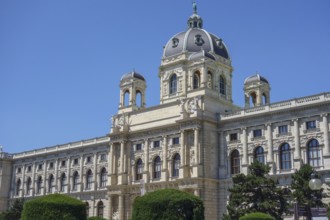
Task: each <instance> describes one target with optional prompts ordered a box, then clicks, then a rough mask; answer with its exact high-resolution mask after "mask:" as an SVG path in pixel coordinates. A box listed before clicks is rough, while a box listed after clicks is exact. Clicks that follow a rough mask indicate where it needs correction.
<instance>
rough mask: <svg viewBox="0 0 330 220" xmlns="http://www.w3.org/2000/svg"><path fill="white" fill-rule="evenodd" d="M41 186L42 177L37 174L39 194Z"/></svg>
mask: <svg viewBox="0 0 330 220" xmlns="http://www.w3.org/2000/svg"><path fill="white" fill-rule="evenodd" d="M41 188H42V177H41V176H39V177H38V179H37V194H41Z"/></svg>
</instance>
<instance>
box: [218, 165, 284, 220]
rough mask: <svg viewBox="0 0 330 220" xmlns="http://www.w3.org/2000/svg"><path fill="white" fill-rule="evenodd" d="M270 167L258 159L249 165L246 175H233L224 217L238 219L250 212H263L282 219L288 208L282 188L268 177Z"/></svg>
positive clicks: (231, 219) (232, 219)
mask: <svg viewBox="0 0 330 220" xmlns="http://www.w3.org/2000/svg"><path fill="white" fill-rule="evenodd" d="M269 170H270V167H269V166H268V165H264V164H262V163H260V162H258V161H255V162H253V163H252V164H251V165H250V166H249V173H248V175H245V174H238V175H236V176H234V177H233V186H232V188H230V189H229V192H230V197H229V203H228V205H227V211H228V214H225V215H224V219H230V220H238V219H239V218H240V217H241V216H244V215H245V214H248V213H252V212H263V213H267V214H269V215H271V216H272V217H274V218H275V219H282V215H283V213H285V212H287V210H288V202H287V201H286V199H285V193H284V190H282V189H280V188H278V187H277V186H276V181H275V180H273V179H271V178H269V176H268V172H269Z"/></svg>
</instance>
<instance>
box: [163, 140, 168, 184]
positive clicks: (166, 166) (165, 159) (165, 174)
mask: <svg viewBox="0 0 330 220" xmlns="http://www.w3.org/2000/svg"><path fill="white" fill-rule="evenodd" d="M167 157H168V155H167V136H163V166H162V168H163V169H162V170H163V174H164V175H162V177H164V179H165V181H167V180H168V176H169V175H168V174H169V172H168V164H167V162H168V161H167Z"/></svg>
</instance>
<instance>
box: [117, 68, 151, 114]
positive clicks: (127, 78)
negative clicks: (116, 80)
mask: <svg viewBox="0 0 330 220" xmlns="http://www.w3.org/2000/svg"><path fill="white" fill-rule="evenodd" d="M146 88H147V84H146V80H145V79H144V77H143V76H142V75H141V74H139V73H137V72H135V71H132V72H130V73H127V74H124V75H123V76H122V77H121V79H120V103H119V111H118V113H119V114H120V113H125V112H130V111H134V110H138V109H143V108H145V105H146V103H145V93H146Z"/></svg>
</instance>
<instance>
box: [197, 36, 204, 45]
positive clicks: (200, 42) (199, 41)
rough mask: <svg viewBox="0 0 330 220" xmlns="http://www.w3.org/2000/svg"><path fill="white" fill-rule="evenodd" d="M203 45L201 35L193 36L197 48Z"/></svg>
mask: <svg viewBox="0 0 330 220" xmlns="http://www.w3.org/2000/svg"><path fill="white" fill-rule="evenodd" d="M204 43H205V41H204V40H203V38H202V35H200V34H197V35H196V36H195V44H196V45H197V46H202V45H203V44H204Z"/></svg>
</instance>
